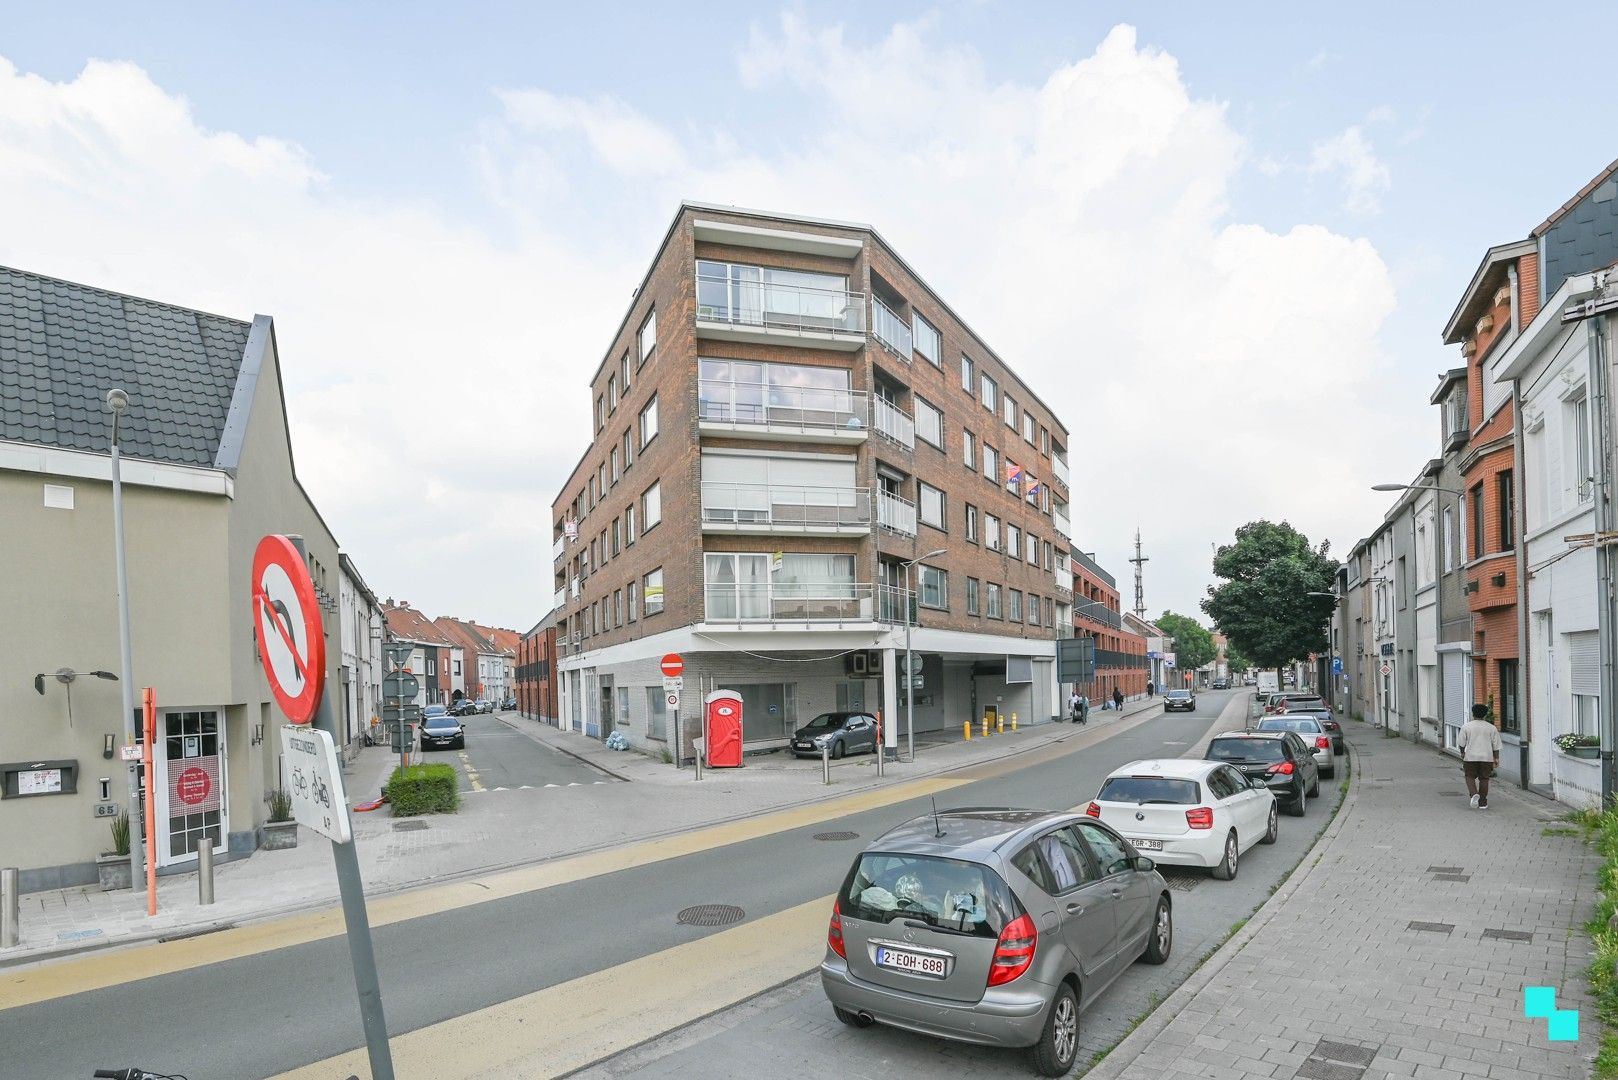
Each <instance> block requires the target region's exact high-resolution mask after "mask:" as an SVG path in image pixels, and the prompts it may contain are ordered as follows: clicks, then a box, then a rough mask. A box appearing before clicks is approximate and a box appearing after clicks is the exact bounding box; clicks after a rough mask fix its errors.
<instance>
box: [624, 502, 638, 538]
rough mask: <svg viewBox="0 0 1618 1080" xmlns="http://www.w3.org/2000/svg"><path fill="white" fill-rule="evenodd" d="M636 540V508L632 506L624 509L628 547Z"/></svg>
mask: <svg viewBox="0 0 1618 1080" xmlns="http://www.w3.org/2000/svg"><path fill="white" fill-rule="evenodd" d="M634 542H635V508H634V507H633V506H631V507H630V508H629V509H628V510H626V511H624V545H625V546H626V547H627V546H628V545H630V544H633V543H634Z"/></svg>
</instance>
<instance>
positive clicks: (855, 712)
mask: <svg viewBox="0 0 1618 1080" xmlns="http://www.w3.org/2000/svg"><path fill="white" fill-rule="evenodd" d="M870 715H871V714H870V713H868V712H865V711H864V710H862V709H833V710H831V711H830V712H823V713H815V719H816V720H819V719H820V718H821V717H822V716H870Z"/></svg>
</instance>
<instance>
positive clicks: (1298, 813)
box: [1287, 792, 1309, 817]
mask: <svg viewBox="0 0 1618 1080" xmlns="http://www.w3.org/2000/svg"><path fill="white" fill-rule="evenodd" d="M1308 812H1309V801H1308V798H1307V797H1306V796H1305V795H1304V794H1303V793H1302V792H1299V793H1298V794H1297V795H1296V796H1294V797H1293V798H1291V799H1288V800H1287V813H1288V814H1289V815H1291V816H1292V817H1303V815H1304V814H1306V813H1308Z"/></svg>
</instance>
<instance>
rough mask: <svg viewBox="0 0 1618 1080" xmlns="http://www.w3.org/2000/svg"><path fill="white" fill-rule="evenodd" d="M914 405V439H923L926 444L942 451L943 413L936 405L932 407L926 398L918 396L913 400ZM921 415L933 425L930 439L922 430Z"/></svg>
mask: <svg viewBox="0 0 1618 1080" xmlns="http://www.w3.org/2000/svg"><path fill="white" fill-rule="evenodd" d="M915 405H916V417H915V419H916V438H918V439H925V440H926V441H927V442H928V443H930V444H932V445H933V446H936V447H938V449H940V450H942V449H944V413H943V410H941V409H939V408H938V407H937V406H936V405H934V404H933V403H932V402H930V401H928V400H927V399H926V398H924V397H919V396H917V397H916V399H915ZM923 415H925V416H927V418H928V419H929V420H930V421H931V422H932V425H933V435H932V437H929V436H928V435H927V433H926V431H925V430H924V427H923V424H922V417H923Z"/></svg>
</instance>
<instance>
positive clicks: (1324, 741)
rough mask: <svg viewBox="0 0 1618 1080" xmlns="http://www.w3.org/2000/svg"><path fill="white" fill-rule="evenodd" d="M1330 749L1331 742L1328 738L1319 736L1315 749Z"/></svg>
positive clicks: (1316, 739)
mask: <svg viewBox="0 0 1618 1080" xmlns="http://www.w3.org/2000/svg"><path fill="white" fill-rule="evenodd" d="M1330 748H1331V740H1330V739H1328V738H1326V736H1324V735H1320V736H1317V737H1316V738H1315V749H1316V750H1329V749H1330Z"/></svg>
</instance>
